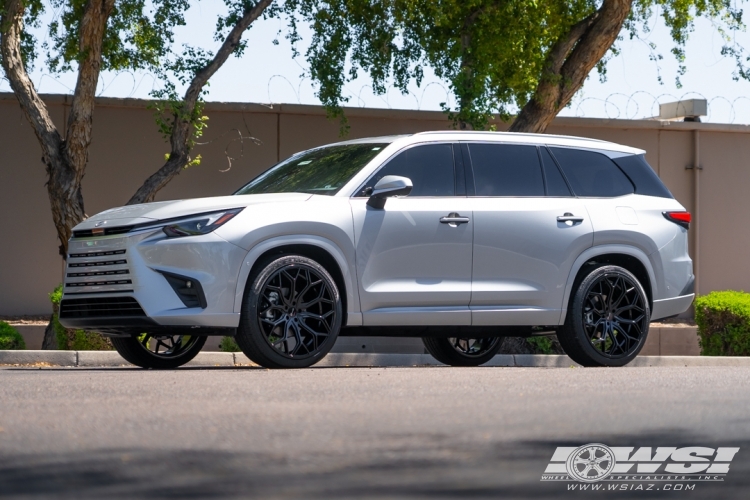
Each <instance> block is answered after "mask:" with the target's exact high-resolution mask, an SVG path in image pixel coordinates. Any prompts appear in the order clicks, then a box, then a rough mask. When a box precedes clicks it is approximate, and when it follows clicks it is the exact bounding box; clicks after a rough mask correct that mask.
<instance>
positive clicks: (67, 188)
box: [0, 0, 273, 258]
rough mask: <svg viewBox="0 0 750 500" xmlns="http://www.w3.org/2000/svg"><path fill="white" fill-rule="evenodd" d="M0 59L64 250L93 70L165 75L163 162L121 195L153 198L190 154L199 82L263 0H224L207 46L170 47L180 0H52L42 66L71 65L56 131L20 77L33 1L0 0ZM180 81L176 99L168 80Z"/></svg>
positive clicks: (235, 47)
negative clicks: (62, 119)
mask: <svg viewBox="0 0 750 500" xmlns="http://www.w3.org/2000/svg"><path fill="white" fill-rule="evenodd" d="M0 1H2V4H0V7H1V10H0V60H1V62H2V67H3V69H4V71H5V77H6V78H7V79H8V82H9V83H10V86H11V89H12V90H13V93H14V94H15V96H16V98H17V99H18V102H19V104H20V106H21V109H22V110H23V112H24V114H25V115H26V117H27V119H28V121H29V123H30V124H31V126H32V128H33V130H34V133H35V134H36V137H37V139H38V141H39V145H40V146H41V149H42V162H43V163H44V165H45V166H46V169H47V175H48V182H47V191H48V193H49V198H50V205H51V209H52V218H53V221H54V223H55V228H56V230H57V236H58V240H59V241H60V254H61V255H62V256H63V258H65V256H66V255H67V245H68V239H69V238H70V236H71V231H72V228H73V227H74V226H75V225H76V224H78V223H79V222H81V221H82V220H84V219H85V218H86V213H85V210H84V198H83V193H82V191H81V182H82V179H83V176H84V173H85V170H86V164H87V162H88V151H89V146H90V144H91V133H92V130H93V124H94V104H95V102H94V97H95V93H96V87H97V84H98V81H99V75H100V73H101V72H102V71H107V70H109V71H119V70H149V71H152V72H154V73H156V74H157V75H159V76H161V77H162V78H164V79H166V87H165V88H164V89H162V90H160V91H157V92H156V94H155V97H157V98H159V100H158V101H157V103H156V105H155V107H156V109H157V111H158V112H159V113H160V115H159V119H158V122H159V128H160V130H161V132H162V133H163V134H164V135H165V136H167V137H169V139H170V143H171V151H170V153H169V155H168V157H167V158H166V161H165V162H164V163H163V165H162V166H161V167H160V168H159V169H158V170H157V171H156V172H155V173H154V174H153V175H152V176H151V177H149V178H148V179H147V180H146V181H145V182H144V183H143V185H142V186H141V187H140V188H139V189H138V191H136V193H135V194H134V195H133V197H132V198H131V199H130V202H129V203H142V202H145V201H151V200H153V198H154V196H155V195H156V193H157V192H158V191H159V189H161V188H162V187H164V186H165V185H166V184H167V183H168V182H169V181H170V180H171V179H172V178H174V176H175V175H177V174H178V173H179V172H180V170H182V169H183V168H185V167H186V166H187V165H188V164H190V163H191V162H196V159H192V158H191V157H190V151H191V149H192V147H193V146H194V139H195V138H196V137H197V136H199V135H200V133H201V131H202V129H203V127H204V126H205V118H204V117H203V115H202V109H203V106H202V104H201V103H202V101H201V97H202V96H203V93H204V89H205V85H206V83H207V82H208V80H209V79H210V78H211V76H213V74H214V73H216V71H217V70H218V69H219V68H220V67H221V66H222V65H223V64H224V62H226V60H227V59H228V58H229V56H230V55H232V54H241V53H242V51H243V50H244V48H245V45H244V43H243V42H242V39H241V38H242V35H243V33H244V32H245V31H246V30H247V29H248V28H249V27H250V25H251V24H252V23H253V22H254V21H255V20H256V19H258V17H259V16H261V15H262V14H263V13H264V12H265V11H266V9H268V7H269V6H270V5H271V3H272V2H273V0H258V1H252V0H246V1H242V0H240V1H232V0H226V3H227V7H228V10H229V12H228V15H227V16H226V17H223V18H221V19H219V20H218V26H217V37H216V38H217V40H219V41H222V45H221V47H220V48H219V50H218V51H217V52H216V54H212V53H210V52H206V51H204V50H201V49H199V48H193V47H186V48H185V51H184V52H183V53H182V54H175V53H174V52H173V50H172V44H173V41H174V29H175V27H177V26H182V25H184V24H185V20H184V13H185V11H186V10H187V9H188V7H189V6H190V4H189V1H188V0H154V1H153V2H151V3H147V2H145V0H69V1H65V0H52V6H53V7H55V8H62V15H61V17H60V20H59V21H54V22H53V23H51V24H50V26H49V35H50V40H51V42H49V44H48V45H47V49H48V52H47V61H46V62H47V64H48V66H49V68H50V69H51V70H52V71H76V72H77V81H76V87H75V91H74V93H73V98H72V103H71V108H70V116H69V117H68V121H67V123H66V124H65V133H64V134H61V133H60V131H59V130H58V129H57V127H56V126H55V125H54V123H53V122H52V120H51V118H50V115H49V112H48V110H47V107H46V105H45V104H44V102H43V101H42V100H41V98H40V97H39V95H38V94H37V92H36V90H35V89H34V85H33V84H32V82H31V79H30V78H29V74H28V71H29V69H30V68H31V67H32V65H33V63H34V61H35V59H36V58H37V43H36V40H35V39H34V37H33V36H32V34H31V32H30V31H29V30H28V27H29V26H32V27H38V26H39V24H40V16H41V14H42V13H43V12H44V6H43V4H42V1H41V0H0ZM170 76H176V78H177V79H178V81H179V82H180V83H182V84H184V85H187V90H186V91H185V93H184V95H182V96H181V97H180V96H179V94H178V93H177V86H176V84H175V83H174V82H172V81H171V80H169V77H170Z"/></svg>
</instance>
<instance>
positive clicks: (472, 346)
mask: <svg viewBox="0 0 750 500" xmlns="http://www.w3.org/2000/svg"><path fill="white" fill-rule="evenodd" d="M503 340H504V338H503V337H483V338H476V339H474V338H459V337H452V338H435V337H423V338H422V343H423V344H424V346H425V348H426V349H427V352H429V353H430V354H431V355H432V357H433V358H435V359H436V360H438V361H440V362H441V363H444V364H446V365H450V366H479V365H482V364H484V363H486V362H488V361H489V360H491V359H492V358H493V357H494V356H495V354H497V351H499V350H500V347H502V345H503Z"/></svg>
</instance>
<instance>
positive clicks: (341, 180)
mask: <svg viewBox="0 0 750 500" xmlns="http://www.w3.org/2000/svg"><path fill="white" fill-rule="evenodd" d="M387 145H388V144H377V143H369V144H342V145H339V146H328V147H324V148H318V149H313V150H311V151H306V152H304V153H299V154H297V155H295V156H292V157H291V158H289V159H287V160H284V161H282V162H281V163H279V164H278V165H276V166H274V167H271V168H270V169H268V170H266V171H265V172H263V173H262V174H260V175H259V176H258V177H256V178H255V179H253V180H252V181H250V183H249V184H247V185H245V186H244V187H243V188H242V189H240V190H239V191H237V192H236V193H234V194H235V195H241V194H262V193H311V194H324V195H328V196H332V195H334V194H336V193H337V192H338V190H339V189H341V188H342V187H343V186H344V184H346V183H347V182H348V181H349V179H351V178H352V177H353V176H354V174H356V173H357V172H359V171H360V169H361V168H362V167H364V166H365V165H367V163H369V161H370V160H372V159H373V158H374V157H375V155H377V154H378V153H379V152H380V151H382V150H383V148H384V147H386V146H387Z"/></svg>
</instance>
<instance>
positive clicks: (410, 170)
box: [357, 144, 456, 198]
mask: <svg viewBox="0 0 750 500" xmlns="http://www.w3.org/2000/svg"><path fill="white" fill-rule="evenodd" d="M453 170H454V169H453V146H452V145H451V144H425V145H421V146H415V147H413V148H409V149H407V150H405V151H402V152H400V153H398V154H397V155H396V157H394V158H393V159H392V160H390V161H389V162H388V163H386V164H385V165H384V166H383V167H382V168H381V169H380V170H378V172H377V173H376V174H375V175H374V176H373V177H371V178H370V180H369V181H367V183H366V184H365V186H364V188H363V189H361V190H360V191H359V192H358V193H357V196H369V193H370V192H372V191H371V189H372V188H373V187H374V186H375V184H377V182H378V181H379V180H380V179H382V178H383V177H385V176H386V175H399V176H401V177H408V178H409V179H411V182H412V184H413V185H414V187H413V188H412V190H411V193H410V194H409V197H410V198H413V197H415V196H454V195H455V193H456V188H455V175H454V171H453Z"/></svg>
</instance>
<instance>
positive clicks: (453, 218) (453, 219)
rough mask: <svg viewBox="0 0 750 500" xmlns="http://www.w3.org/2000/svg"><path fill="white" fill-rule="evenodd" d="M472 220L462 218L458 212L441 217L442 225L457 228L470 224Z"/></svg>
mask: <svg viewBox="0 0 750 500" xmlns="http://www.w3.org/2000/svg"><path fill="white" fill-rule="evenodd" d="M470 220H471V219H469V218H468V217H461V216H460V215H458V214H457V213H456V212H451V213H449V214H448V215H447V216H445V217H440V222H441V223H442V224H450V226H451V227H457V226H458V225H459V224H468V223H469V221H470Z"/></svg>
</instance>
